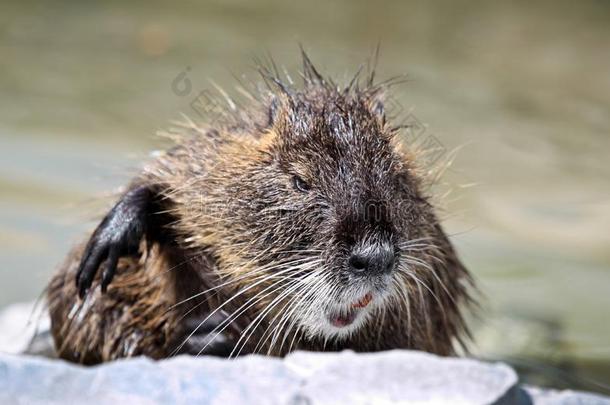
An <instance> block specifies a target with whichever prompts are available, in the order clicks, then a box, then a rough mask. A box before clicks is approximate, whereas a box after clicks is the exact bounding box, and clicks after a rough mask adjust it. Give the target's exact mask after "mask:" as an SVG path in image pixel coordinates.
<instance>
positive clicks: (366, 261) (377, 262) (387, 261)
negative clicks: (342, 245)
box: [348, 244, 395, 276]
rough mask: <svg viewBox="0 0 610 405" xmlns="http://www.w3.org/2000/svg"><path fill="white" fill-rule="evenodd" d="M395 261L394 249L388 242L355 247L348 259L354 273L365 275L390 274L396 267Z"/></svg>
mask: <svg viewBox="0 0 610 405" xmlns="http://www.w3.org/2000/svg"><path fill="white" fill-rule="evenodd" d="M394 263H395V259H394V249H393V248H392V246H390V245H387V244H375V245H371V246H365V247H362V248H358V249H355V250H354V251H353V252H352V254H351V255H350V257H349V259H348V264H349V268H350V270H351V271H352V273H354V274H358V275H363V276H364V275H382V274H388V273H390V272H391V271H392V270H393V269H394Z"/></svg>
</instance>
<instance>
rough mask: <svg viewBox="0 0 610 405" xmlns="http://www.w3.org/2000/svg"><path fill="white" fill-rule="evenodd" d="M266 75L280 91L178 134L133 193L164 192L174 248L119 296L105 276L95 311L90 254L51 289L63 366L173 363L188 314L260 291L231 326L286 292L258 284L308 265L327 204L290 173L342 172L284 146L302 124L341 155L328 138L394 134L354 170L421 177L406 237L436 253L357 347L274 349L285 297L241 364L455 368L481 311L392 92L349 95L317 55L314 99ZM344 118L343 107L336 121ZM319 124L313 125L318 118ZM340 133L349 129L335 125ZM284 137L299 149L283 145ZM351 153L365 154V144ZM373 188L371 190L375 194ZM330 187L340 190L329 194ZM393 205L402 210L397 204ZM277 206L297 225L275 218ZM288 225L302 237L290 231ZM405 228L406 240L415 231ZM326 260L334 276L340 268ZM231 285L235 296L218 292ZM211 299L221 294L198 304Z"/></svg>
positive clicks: (125, 279) (162, 249)
mask: <svg viewBox="0 0 610 405" xmlns="http://www.w3.org/2000/svg"><path fill="white" fill-rule="evenodd" d="M261 71H262V73H263V77H264V80H265V81H266V83H267V84H268V87H267V88H264V89H262V90H261V89H258V90H256V91H252V92H249V93H248V96H247V97H246V99H247V100H246V101H248V103H249V106H248V107H247V108H240V107H237V108H235V109H233V108H216V109H214V111H211V112H210V111H209V114H208V115H209V116H212V115H214V118H215V119H214V120H213V121H214V123H213V124H209V125H204V124H199V123H194V122H192V121H190V120H186V122H184V123H182V124H180V125H179V126H178V127H176V128H174V129H172V130H171V131H169V132H168V133H167V136H169V137H170V138H172V139H173V140H174V141H175V142H176V145H175V146H174V147H173V148H172V149H170V150H168V151H166V152H163V153H162V154H161V155H160V156H158V157H157V158H156V159H155V160H154V161H152V162H151V163H149V164H148V165H147V166H146V167H145V168H144V170H143V171H142V173H141V174H140V175H139V176H138V177H137V178H136V179H135V180H134V182H133V184H132V186H131V187H133V186H134V185H139V184H146V185H150V186H152V187H154V188H155V189H156V190H158V193H159V195H160V196H161V197H162V199H163V201H164V213H165V214H168V215H170V216H171V218H172V219H173V220H172V221H171V223H169V224H167V226H166V232H167V234H168V235H170V237H169V239H170V240H171V243H166V244H159V243H152V244H150V243H147V241H146V240H143V241H142V244H141V249H140V256H139V257H123V258H121V261H120V263H119V272H118V274H117V275H116V276H115V278H114V280H113V281H112V283H111V284H110V286H109V287H108V291H107V293H105V294H102V293H101V292H100V289H99V288H98V287H97V286H98V285H99V276H98V278H96V280H95V281H94V285H93V288H92V289H91V291H90V292H89V294H88V295H87V296H86V297H85V299H84V300H80V299H79V298H78V293H77V291H76V287H75V284H74V277H75V274H76V271H77V267H78V263H79V262H80V260H81V256H82V252H83V248H84V245H81V246H78V247H77V248H75V249H74V250H73V251H72V252H71V253H70V255H69V257H68V259H67V260H66V262H65V263H64V265H63V266H61V268H60V269H59V271H58V272H57V274H56V275H55V276H54V278H53V280H52V281H51V283H50V285H49V288H48V302H49V308H50V313H51V318H52V332H53V335H54V338H55V342H56V348H57V350H58V353H59V354H60V356H61V357H64V358H66V359H69V360H72V361H77V362H82V363H88V364H91V363H98V362H102V361H109V360H113V359H116V358H120V357H129V356H133V355H140V354H143V355H147V356H150V357H153V358H163V357H168V356H170V355H171V354H172V353H173V352H174V350H175V349H176V347H177V346H179V344H180V343H181V342H180V341H178V340H177V336H179V335H178V333H177V331H178V330H180V328H181V326H180V325H181V324H180V322H181V320H182V319H183V317H184V316H185V314H187V313H189V314H196V313H199V314H201V315H202V316H205V314H207V313H209V312H210V311H212V310H214V309H215V308H218V306H219V305H221V304H222V303H223V302H227V300H230V298H231V297H233V296H234V295H235V294H236V293H238V292H239V291H241V290H243V289H244V288H246V287H248V286H254V287H251V289H250V290H249V291H247V292H245V293H243V294H242V295H241V296H238V297H237V298H236V299H235V300H234V302H231V303H229V304H227V305H226V307H225V308H223V309H224V310H226V312H227V313H232V312H233V311H235V310H236V309H238V308H239V307H240V305H242V304H244V303H245V302H247V300H248V299H252V298H253V297H256V294H257V293H261V291H263V290H264V289H265V288H266V287H269V286H270V285H271V283H272V281H274V280H273V279H271V280H269V281H266V282H263V283H261V284H260V285H256V282H257V281H260V280H261V278H260V275H261V274H260V273H255V271H256V269H257V268H259V269H260V268H261V267H262V268H268V269H271V266H273V265H278V266H279V267H278V268H279V269H283V268H284V267H282V263H284V262H285V261H286V260H289V259H290V260H294V259H295V258H297V259H298V258H304V257H308V256H307V255H306V254H300V253H298V250H299V249H300V248H301V247H302V244H303V243H304V242H303V241H302V240H300V239H299V238H300V237H301V235H302V234H304V233H308V232H309V233H311V234H312V235H315V233H312V232H313V231H311V230H312V229H315V227H316V224H318V223H320V222H316V221H318V219H316V218H311V217H312V216H314V217H315V216H316V215H318V214H316V213H317V212H318V211H314V208H312V207H314V206H315V205H316V204H322V203H320V202H319V201H318V202H317V201H314V200H313V198H314V197H312V196H302V197H301V196H299V195H298V194H295V193H294V192H293V191H292V190H291V188H290V181H289V178H288V177H285V176H284V175H283V173H294V172H297V174H298V175H299V176H301V177H303V178H306V179H316V180H314V182H315V181H319V182H320V184H322V183H323V182H324V181H327V182H328V181H330V180H328V179H325V178H319V177H316V176H321V175H320V174H319V173H316V172H317V168H318V167H321V168H322V169H321V170H324V168H325V167H334V166H333V165H334V164H335V163H336V162H334V161H335V160H336V158H337V157H336V156H332V154H330V155H325V156H324V155H322V156H318V155H316V154H315V153H316V151H315V150H313V151H312V150H309V149H307V147H306V146H301V144H300V143H299V142H301V141H300V140H299V139H298V136H297V135H286V134H287V133H291V134H294V133H296V132H298V131H299V128H298V125H302V128H301V130H302V131H306V132H312V133H314V132H316V131H318V132H321V133H320V134H319V135H316V138H315V140H314V141H315V142H321V143H320V145H328V147H329V148H335V147H337V146H335V145H334V144H332V143H325V142H327V141H325V140H324V139H325V138H324V137H323V136H327V132H328V131H329V130H332V129H333V128H334V129H335V130H337V128H338V129H339V130H342V131H349V130H352V131H356V132H358V131H359V132H358V133H370V132H376V133H380V134H382V136H380V137H379V139H380V140H379V141H377V139H374V140H372V141H371V140H367V141H368V142H369V143H370V142H379V146H378V147H379V149H380V151H383V153H382V152H379V153H380V154H379V157H378V158H377V157H374V156H371V157H369V156H367V155H364V156H363V157H361V158H360V160H355V162H363V163H362V164H365V165H366V164H371V165H373V166H371V168H370V170H369V169H367V170H368V171H367V172H366V173H369V172H370V173H374V172H376V170H381V169H379V168H378V167H375V166H374V165H376V164H377V163H378V162H385V160H384V159H386V160H387V161H388V162H391V164H390V163H388V167H386V168H384V169H383V170H386V171H388V170H390V171H392V173H409V174H408V178H404V179H402V180H404V182H405V183H404V188H405V189H408V190H410V191H409V193H411V194H409V195H410V196H411V197H409V199H410V200H409V204H410V205H409V208H408V213H407V214H405V216H404V218H403V219H402V221H403V222H402V223H401V225H400V226H399V227H398V228H399V230H401V231H404V232H405V235H406V234H407V233H408V237H409V238H410V239H418V238H420V239H422V240H425V241H427V242H426V243H427V245H428V246H426V247H423V248H421V249H419V250H417V251H413V252H412V256H413V257H415V258H416V259H418V260H419V261H420V262H421V263H424V264H423V265H419V264H417V263H416V264H413V263H412V265H411V270H410V271H411V272H412V274H413V275H414V276H415V277H410V276H408V275H406V274H403V273H400V274H399V275H398V276H397V278H398V280H400V281H399V282H400V283H402V284H401V285H402V287H403V290H404V293H403V294H402V295H396V296H394V297H393V299H392V300H391V301H389V303H388V305H387V307H386V308H385V310H384V311H381V310H380V311H378V312H377V313H376V316H375V318H374V319H373V320H371V321H369V322H368V323H367V324H366V325H365V326H364V327H363V328H361V329H360V330H358V331H356V332H355V333H354V334H353V335H352V336H351V337H350V338H348V339H346V340H340V341H333V340H332V339H331V340H329V341H324V340H323V339H321V338H316V337H307V336H306V335H305V334H303V333H301V332H300V331H298V330H296V329H292V330H291V331H290V332H287V333H288V335H287V336H286V337H282V336H280V337H281V339H280V341H284V344H282V345H280V342H279V341H278V342H277V343H276V344H275V345H273V346H272V345H271V341H272V340H273V339H271V338H270V332H269V331H270V330H271V329H267V328H268V327H269V324H270V323H272V324H273V321H272V320H273V319H276V318H275V317H276V316H277V317H279V316H281V315H282V311H286V310H287V308H290V307H289V302H288V300H289V298H286V299H285V300H280V301H279V304H278V305H276V306H275V307H273V310H271V311H270V312H269V314H268V315H267V316H265V317H264V319H263V321H262V322H261V323H260V324H259V325H258V327H256V328H254V333H253V335H252V336H251V337H250V338H249V339H247V342H244V346H243V352H242V353H247V352H253V351H257V352H261V353H268V354H271V355H284V354H286V353H287V352H288V351H290V350H295V349H304V350H340V349H345V348H350V349H353V350H356V351H377V350H386V349H395V348H406V349H419V350H425V351H429V352H433V353H438V354H441V355H451V354H453V353H454V350H455V343H456V341H457V342H460V343H462V342H463V340H464V338H465V337H466V336H467V328H466V325H465V322H464V320H463V316H462V313H461V307H462V306H463V305H464V304H466V303H468V302H469V301H470V298H469V296H468V285H469V284H470V283H471V281H470V277H469V276H468V273H467V271H466V270H465V269H464V267H463V266H462V265H461V263H460V262H459V260H458V259H457V257H456V254H455V252H454V250H453V248H452V246H451V244H450V242H449V241H448V239H447V238H446V236H445V234H444V232H443V231H442V229H441V227H440V225H439V222H438V220H437V218H436V216H435V215H434V212H433V211H432V208H431V205H430V204H431V203H430V200H429V198H428V197H427V196H425V194H424V193H425V192H426V184H425V178H423V177H422V173H423V171H422V169H421V167H419V166H418V162H417V158H418V156H417V155H415V156H413V154H412V152H411V150H410V149H409V146H408V145H404V144H403V143H402V142H401V138H400V129H399V128H398V127H392V126H391V124H390V123H389V122H388V121H389V120H387V119H386V116H385V114H384V113H383V112H378V110H379V109H381V108H382V106H381V103H382V100H383V98H384V95H385V93H386V91H387V90H388V88H389V86H390V84H389V83H382V84H375V83H374V74H372V73H371V74H370V75H369V76H368V77H366V78H365V79H364V80H360V79H359V78H355V80H354V81H353V82H352V83H350V84H349V85H348V86H346V87H344V88H340V87H338V86H336V85H335V84H334V83H332V82H331V81H330V80H328V79H326V78H323V77H322V76H321V75H319V73H318V72H317V71H316V69H315V68H314V67H313V65H311V63H310V62H309V59H308V58H307V57H306V56H305V57H304V68H303V78H304V83H305V84H304V86H303V88H296V87H295V86H293V85H291V84H290V80H286V79H285V78H281V77H280V75H279V74H278V73H277V72H275V71H274V70H273V69H272V68H271V69H267V68H261ZM230 104H231V103H230ZM329 106H330V107H329ZM336 106H339V107H337V109H336V110H335V107H336ZM299 111H300V112H299ZM303 111H305V112H303ZM307 111H313V112H315V114H313V115H311V114H310V115H307V114H308V113H307ZM216 114H220V115H216ZM350 114H351V115H350ZM312 116H313V117H314V118H315V117H317V116H324V117H326V121H323V122H322V121H320V122H318V121H316V119H317V118H315V119H314V118H311V117H312ZM336 116H340V118H337V117H336ZM349 117H351V118H353V119H354V120H358V122H356V123H355V124H354V125H355V126H356V129H353V128H351V129H350V128H348V127H347V126H349V125H351V124H350V122H351V121H350V119H349ZM307 120H309V121H307ZM333 120H336V121H337V124H336V125H337V126H333V125H334V124H333V122H334V121H333ZM305 121H307V122H305ZM329 128H330V129H329ZM286 137H288V138H291V139H290V140H289V141H285V140H284V138H286ZM292 137H294V138H292ZM386 138H387V139H386ZM314 141H311V142H314ZM308 142H309V141H308ZM350 142H351V141H350ZM353 142H356V144H357V145H359V144H358V142H359V141H358V140H357V139H356V140H355V141H353ZM324 147H325V146H321V147H320V148H324ZM367 148H371V147H370V146H358V147H354V151H353V153H354V154H358V153H360V152H362V153H368V151H369V149H367ZM350 153H352V152H350ZM310 154H311V159H314V160H316V159H317V160H316V162H318V163H316V164H315V165H308V164H307V162H306V160H307V159H308V156H309V155H310ZM276 156H282V158H281V160H280V161H278V162H279V163H278V162H276V161H275V160H274V159H275V157H276ZM354 164H356V163H354ZM358 164H360V163H358ZM384 164H385V163H384ZM354 167H356V166H354ZM354 170H357V169H354ZM380 173H382V174H381V176H382V177H380V178H379V179H377V180H375V181H373V182H372V183H371V184H373V185H371V186H370V187H374V185H375V183H376V182H377V183H380V184H385V183H383V181H385V180H384V178H383V173H385V172H383V171H380ZM371 176H373V174H371ZM403 177H404V176H403ZM365 180H366V181H368V180H367V179H366V178H365ZM363 184H365V183H363ZM366 184H369V183H366ZM366 184H365V185H363V186H362V187H364V188H366V187H368V186H366ZM401 184H402V183H401ZM401 187H403V186H401ZM332 188H333V187H331V186H329V188H328V190H332ZM347 192H348V191H347V190H345V193H347ZM383 192H384V191H383V190H381V191H379V190H378V191H377V193H378V194H379V193H381V194H383ZM345 195H348V194H345ZM383 195H385V194H383ZM388 196H389V197H388V201H391V200H392V196H391V195H389V194H388ZM299 198H303V199H305V200H306V201H307V204H306V203H304V202H300V201H299V200H298V199H299ZM329 198H331V199H332V198H334V197H332V196H331V197H329ZM310 199H311V200H310ZM305 200H304V201H305ZM337 200H340V198H339V197H337ZM348 202H349V201H348ZM325 204H326V203H325ZM280 206H281V207H282V208H281V209H280V208H277V207H280ZM274 207H275V208H277V210H282V215H287V216H288V217H275V216H274V215H275V213H274ZM295 209H300V210H303V212H305V214H303V215H305V218H304V219H302V221H303V223H301V222H299V221H301V219H298V218H299V217H290V215H291V214H290V212H291V210H295ZM348 209H349V208H348ZM277 210H276V211H277ZM284 211H286V212H288V214H286V212H284ZM285 218H289V219H285ZM295 218H296V219H295ZM288 220H290V221H293V223H294V226H292V225H290V226H288V225H286V224H287V222H282V221H288ZM320 221H321V219H320ZM337 226H339V225H337ZM407 227H408V228H409V229H408V230H405V229H403V228H407ZM317 238H318V239H320V238H322V240H313V241H310V242H311V244H310V245H309V246H308V247H310V248H311V247H319V248H320V249H322V248H321V247H322V246H326V244H328V243H336V246H337V249H339V247H340V246H341V244H340V243H339V242H338V241H334V239H333V238H332V237H331V236H328V238H329V239H332V241H329V240H324V238H325V236H324V235H320V236H317ZM287 252H291V253H287ZM295 252H297V253H295ZM324 258H325V259H327V260H329V263H330V262H332V260H334V259H333V258H327V257H326V256H324ZM265 266H266V267H265ZM102 267H103V265H102ZM262 274H265V275H266V274H269V273H264V272H263V273H262ZM299 274H303V273H302V272H301V273H299ZM232 280H233V282H231V281H232ZM223 283H228V284H227V285H225V286H223V287H221V288H217V287H218V286H220V285H221V284H223ZM208 289H211V291H208V292H206V293H205V294H200V295H197V294H198V293H201V292H202V291H205V290H208ZM277 294H278V292H277V291H276V292H275V293H274V294H271V295H269V296H266V297H263V298H262V299H261V300H260V301H258V302H256V303H255V304H254V305H253V306H252V307H250V308H248V309H247V310H246V311H244V313H243V314H241V315H240V316H239V317H236V319H235V320H234V322H232V323H231V325H230V326H229V328H228V329H227V330H225V332H223V333H228V334H229V335H230V336H231V337H232V338H235V339H239V336H240V335H239V334H240V331H243V329H244V328H246V327H247V325H249V324H250V322H252V321H253V320H254V319H256V316H257V315H259V314H260V313H261V312H262V311H264V310H265V309H266V308H269V305H270V304H271V303H272V300H273V298H275V297H277ZM193 296H195V298H192V299H189V298H190V297H193ZM288 297H291V296H288ZM407 299H408V302H407ZM185 300H186V301H185ZM183 301H184V302H183ZM297 310H298V309H297ZM189 311H190V312H189ZM272 326H273V325H272ZM286 326H287V325H286ZM245 340H246V339H244V341H245ZM259 343H260V344H259Z"/></svg>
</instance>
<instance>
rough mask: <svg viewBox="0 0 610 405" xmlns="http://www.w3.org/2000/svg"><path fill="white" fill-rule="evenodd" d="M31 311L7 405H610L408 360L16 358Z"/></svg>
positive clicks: (398, 356)
mask: <svg viewBox="0 0 610 405" xmlns="http://www.w3.org/2000/svg"><path fill="white" fill-rule="evenodd" d="M29 308H31V307H28V306H21V307H12V308H11V309H10V310H8V311H5V312H4V313H2V312H0V404H13V403H17V404H65V403H78V404H81V403H91V404H113V405H115V404H124V403H126V404H129V405H137V404H192V403H204V404H208V403H209V404H222V405H229V404H238V403H248V404H259V403H260V404H294V405H300V404H328V403H348V404H386V403H388V404H389V403H421V404H423V403H425V404H492V403H493V404H530V403H536V404H610V401H609V400H608V398H604V397H601V396H597V395H594V394H586V393H579V392H573V391H553V390H544V389H540V388H536V387H525V388H523V387H521V386H519V384H518V378H517V375H516V373H515V371H514V370H513V369H512V368H510V367H509V366H507V365H505V364H503V363H488V362H481V361H477V360H473V359H466V358H442V357H438V356H435V355H431V354H428V353H422V352H415V351H404V350H394V351H389V352H381V353H367V354H356V353H353V352H349V351H345V352H341V353H307V352H296V353H293V354H291V355H289V356H287V357H286V358H284V359H279V358H271V357H264V356H245V357H241V358H239V359H236V360H224V359H218V358H212V357H198V358H195V357H187V356H181V357H175V358H172V359H167V360H163V361H158V362H155V361H152V360H150V359H146V358H134V359H128V360H121V361H116V362H113V363H107V364H103V365H100V366H96V367H83V366H79V365H74V364H70V363H66V362H64V361H61V360H53V359H48V358H43V357H39V356H29V355H22V354H15V353H18V352H22V351H23V350H25V348H26V347H28V342H30V345H29V346H30V347H32V346H33V345H32V344H31V342H32V335H33V331H34V329H33V328H32V325H31V324H30V326H29V327H25V326H26V325H18V324H17V323H19V322H22V323H23V322H24V321H23V319H27V314H26V313H25V312H24V311H26V310H27V311H28V312H31V310H30V309H29ZM20 314H21V316H20ZM44 322H46V321H43V323H44ZM19 331H21V332H19ZM43 333H44V331H43ZM43 341H44V340H43ZM40 345H41V346H44V343H43V344H40ZM2 352H3V353H2ZM8 352H13V354H9V353H8Z"/></svg>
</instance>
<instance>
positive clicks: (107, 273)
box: [102, 246, 121, 293]
mask: <svg viewBox="0 0 610 405" xmlns="http://www.w3.org/2000/svg"><path fill="white" fill-rule="evenodd" d="M120 253H121V252H120V250H119V247H118V246H111V247H110V253H109V254H108V263H107V264H106V269H105V270H104V272H103V273H102V293H105V292H106V290H107V289H108V284H110V281H112V278H113V277H114V273H115V272H116V267H117V264H118V263H119V257H120Z"/></svg>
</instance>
